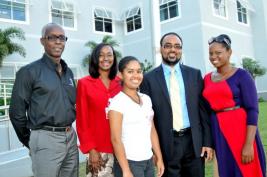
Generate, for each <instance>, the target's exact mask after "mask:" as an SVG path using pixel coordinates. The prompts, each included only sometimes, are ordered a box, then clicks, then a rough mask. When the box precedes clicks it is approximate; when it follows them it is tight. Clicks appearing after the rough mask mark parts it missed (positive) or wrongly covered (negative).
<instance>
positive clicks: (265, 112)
mask: <svg viewBox="0 0 267 177" xmlns="http://www.w3.org/2000/svg"><path fill="white" fill-rule="evenodd" d="M259 107H260V115H259V123H258V125H259V129H260V135H261V140H262V143H263V145H264V149H265V152H267V124H266V122H267V102H261V103H260V104H259ZM264 122H265V123H264ZM212 164H213V163H212V162H209V163H207V164H206V169H205V171H206V174H205V177H212V173H213V171H212ZM79 176H80V177H85V164H84V163H81V164H80V175H79Z"/></svg>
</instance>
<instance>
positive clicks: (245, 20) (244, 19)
mask: <svg viewBox="0 0 267 177" xmlns="http://www.w3.org/2000/svg"><path fill="white" fill-rule="evenodd" d="M243 23H245V24H247V23H248V22H247V15H246V14H243Z"/></svg>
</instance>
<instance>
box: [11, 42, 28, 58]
mask: <svg viewBox="0 0 267 177" xmlns="http://www.w3.org/2000/svg"><path fill="white" fill-rule="evenodd" d="M8 47H9V53H19V54H20V55H21V56H23V57H26V51H25V49H24V47H23V46H22V45H20V44H16V43H10V45H9V46H8Z"/></svg>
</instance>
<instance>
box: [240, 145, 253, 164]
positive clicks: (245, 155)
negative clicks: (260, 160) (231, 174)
mask: <svg viewBox="0 0 267 177" xmlns="http://www.w3.org/2000/svg"><path fill="white" fill-rule="evenodd" d="M253 160H254V147H253V144H249V143H245V144H244V146H243V149H242V163H244V164H248V163H250V162H252V161H253Z"/></svg>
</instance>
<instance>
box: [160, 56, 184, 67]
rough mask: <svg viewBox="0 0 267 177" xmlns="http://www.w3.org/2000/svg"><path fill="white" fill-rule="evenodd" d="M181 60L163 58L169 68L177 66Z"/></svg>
mask: <svg viewBox="0 0 267 177" xmlns="http://www.w3.org/2000/svg"><path fill="white" fill-rule="evenodd" d="M180 59H181V58H176V60H170V59H169V58H164V57H162V60H163V62H164V63H165V64H167V65H169V66H174V65H176V64H177V63H178V62H179V61H180Z"/></svg>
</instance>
